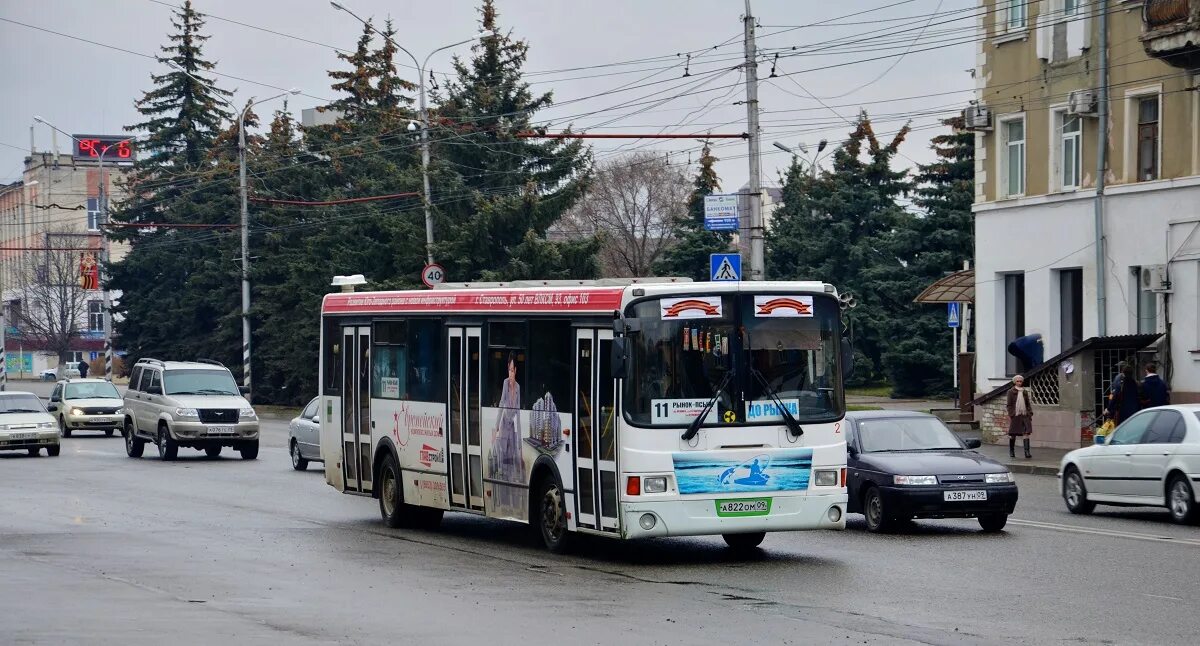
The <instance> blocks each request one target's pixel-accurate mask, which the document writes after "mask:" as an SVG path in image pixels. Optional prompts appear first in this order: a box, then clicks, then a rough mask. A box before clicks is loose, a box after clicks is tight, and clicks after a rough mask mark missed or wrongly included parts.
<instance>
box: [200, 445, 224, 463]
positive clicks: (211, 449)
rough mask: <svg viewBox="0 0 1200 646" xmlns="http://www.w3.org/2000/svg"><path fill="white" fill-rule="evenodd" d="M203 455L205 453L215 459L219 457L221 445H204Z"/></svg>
mask: <svg viewBox="0 0 1200 646" xmlns="http://www.w3.org/2000/svg"><path fill="white" fill-rule="evenodd" d="M204 455H207V456H208V457H210V458H212V459H214V460H215V459H217V458H219V457H221V447H219V446H206V447H204Z"/></svg>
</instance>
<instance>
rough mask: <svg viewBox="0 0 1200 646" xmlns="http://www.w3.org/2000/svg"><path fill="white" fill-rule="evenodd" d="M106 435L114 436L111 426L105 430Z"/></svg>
mask: <svg viewBox="0 0 1200 646" xmlns="http://www.w3.org/2000/svg"><path fill="white" fill-rule="evenodd" d="M104 436H105V437H112V436H113V430H112V429H111V428H109V429H105V430H104Z"/></svg>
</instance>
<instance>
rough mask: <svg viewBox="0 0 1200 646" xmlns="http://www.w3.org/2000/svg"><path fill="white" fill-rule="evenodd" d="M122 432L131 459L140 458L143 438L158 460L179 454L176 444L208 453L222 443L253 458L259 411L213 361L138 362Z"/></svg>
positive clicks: (214, 452)
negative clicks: (148, 443)
mask: <svg viewBox="0 0 1200 646" xmlns="http://www.w3.org/2000/svg"><path fill="white" fill-rule="evenodd" d="M124 435H125V452H126V454H128V455H129V457H131V458H137V457H141V455H142V450H143V448H144V447H145V444H146V443H147V442H153V443H154V444H155V445H157V446H158V455H159V457H160V458H161V459H163V460H174V459H175V458H176V457H178V455H179V448H180V447H187V448H193V449H196V450H198V451H204V452H205V453H207V454H208V457H210V458H215V457H218V456H220V455H221V449H222V447H226V446H228V447H232V448H234V449H236V450H237V451H238V452H239V453H241V454H242V459H244V460H253V459H255V458H257V457H258V415H257V414H256V413H255V412H254V408H252V407H251V406H250V402H248V401H246V398H245V397H243V396H242V393H241V389H239V388H238V385H237V382H236V381H234V380H233V374H232V373H230V372H229V369H228V368H226V367H225V366H223V365H221V364H220V363H217V362H215V361H208V360H200V361H160V360H158V359H142V360H140V361H138V362H137V364H135V365H134V366H133V370H132V371H131V372H130V374H129V388H128V389H127V390H126V391H125V431H124Z"/></svg>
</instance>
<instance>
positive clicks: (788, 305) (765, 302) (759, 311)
mask: <svg viewBox="0 0 1200 646" xmlns="http://www.w3.org/2000/svg"><path fill="white" fill-rule="evenodd" d="M754 307H755V308H756V309H755V312H754V316H755V317H757V318H776V317H779V318H784V317H787V318H796V317H805V318H811V317H812V315H813V297H812V296H770V295H767V296H755V297H754Z"/></svg>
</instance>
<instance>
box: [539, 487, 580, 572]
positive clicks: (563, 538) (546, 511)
mask: <svg viewBox="0 0 1200 646" xmlns="http://www.w3.org/2000/svg"><path fill="white" fill-rule="evenodd" d="M536 491H537V493H536V494H535V495H536V496H537V498H535V500H537V505H536V507H535V508H536V509H537V512H538V514H537V518H536V519H535V520H536V522H537V526H538V529H539V532H540V533H541V536H542V544H543V545H545V546H546V549H548V550H550V551H551V552H553V553H555V554H563V553H565V552H567V551H569V550H570V549H571V539H572V538H573V535H572V534H571V533H570V532H569V531H567V508H566V504H565V503H564V500H563V493H562V487H560V486H559V485H558V481H557V480H556V479H554V478H553V477H545V478H542V481H541V486H539V487H538V488H537V490H536Z"/></svg>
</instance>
